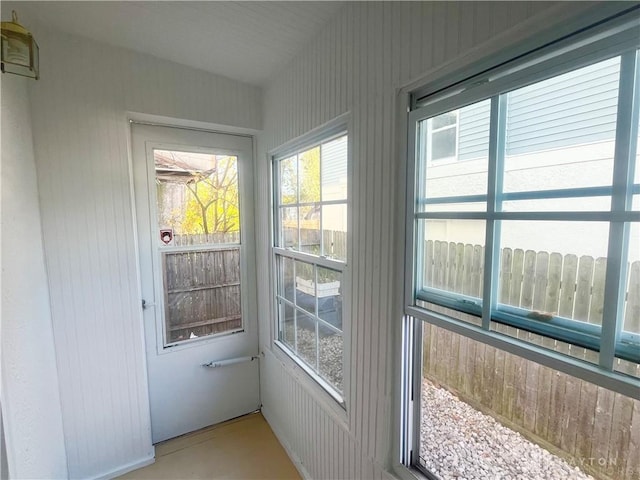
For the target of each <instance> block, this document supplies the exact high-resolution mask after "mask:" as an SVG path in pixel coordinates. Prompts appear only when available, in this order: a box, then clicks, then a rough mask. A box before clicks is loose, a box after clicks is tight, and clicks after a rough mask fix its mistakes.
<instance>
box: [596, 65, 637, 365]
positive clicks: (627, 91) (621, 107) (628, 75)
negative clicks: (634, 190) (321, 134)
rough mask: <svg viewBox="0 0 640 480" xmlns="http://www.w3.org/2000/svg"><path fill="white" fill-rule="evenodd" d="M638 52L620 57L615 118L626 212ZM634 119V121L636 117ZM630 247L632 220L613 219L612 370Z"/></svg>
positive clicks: (618, 187)
mask: <svg viewBox="0 0 640 480" xmlns="http://www.w3.org/2000/svg"><path fill="white" fill-rule="evenodd" d="M637 69H638V64H637V53H636V52H628V53H625V54H624V55H622V57H621V61H620V88H619V91H618V113H617V119H616V145H615V153H614V164H613V195H612V198H611V211H612V213H614V214H615V213H618V212H624V211H625V210H627V209H628V207H629V202H630V199H631V192H630V190H631V189H630V185H631V178H630V172H631V171H632V169H631V162H633V161H635V158H632V153H635V152H632V151H631V150H632V149H631V148H630V146H631V143H632V142H633V141H635V136H636V135H637V131H636V130H637V121H638V108H639V103H640V102H639V99H638V84H637V82H638V78H637ZM634 120H635V121H634ZM628 251H629V224H628V223H625V222H623V221H612V222H611V224H610V227H609V247H608V251H607V271H606V276H605V291H604V296H605V298H607V299H611V301H607V302H605V303H604V306H603V311H602V336H601V339H600V366H601V367H603V368H605V369H607V370H613V364H614V359H615V350H616V344H617V343H618V341H619V339H620V332H621V331H622V323H623V312H624V295H625V291H624V290H625V289H624V288H623V285H624V284H625V281H624V280H625V279H626V275H627V254H628Z"/></svg>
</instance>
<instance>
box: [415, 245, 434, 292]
mask: <svg viewBox="0 0 640 480" xmlns="http://www.w3.org/2000/svg"><path fill="white" fill-rule="evenodd" d="M422 281H423V283H424V285H426V286H429V287H432V286H433V240H429V241H427V246H426V248H425V253H424V266H423V272H422ZM418 287H420V285H418Z"/></svg>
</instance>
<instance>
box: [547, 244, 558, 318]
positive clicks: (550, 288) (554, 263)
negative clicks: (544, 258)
mask: <svg viewBox="0 0 640 480" xmlns="http://www.w3.org/2000/svg"><path fill="white" fill-rule="evenodd" d="M561 278H562V255H560V254H559V253H552V254H551V255H550V256H549V278H548V282H547V295H546V299H545V302H544V311H545V312H548V313H551V314H553V315H557V314H558V302H559V300H560V279H561Z"/></svg>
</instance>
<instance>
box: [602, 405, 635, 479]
mask: <svg viewBox="0 0 640 480" xmlns="http://www.w3.org/2000/svg"><path fill="white" fill-rule="evenodd" d="M633 403H634V402H633V400H632V399H631V398H629V397H625V396H624V395H620V394H619V393H617V394H616V396H615V401H614V405H613V424H612V426H611V439H610V441H609V459H610V463H611V464H612V466H613V478H623V477H622V476H623V475H624V472H625V470H626V467H627V465H626V463H627V456H621V453H622V452H627V451H629V444H630V441H631V423H632V420H633ZM635 454H636V455H637V452H635ZM614 460H615V461H614Z"/></svg>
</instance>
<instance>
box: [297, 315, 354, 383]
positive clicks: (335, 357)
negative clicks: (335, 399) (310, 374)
mask: <svg viewBox="0 0 640 480" xmlns="http://www.w3.org/2000/svg"><path fill="white" fill-rule="evenodd" d="M285 328H286V334H285V338H286V339H287V340H289V341H287V342H286V343H288V344H292V343H293V325H287V327H285ZM291 346H293V345H291ZM318 347H319V349H320V352H319V356H318V357H319V362H320V365H319V370H320V374H321V375H322V377H323V378H324V379H325V380H327V381H328V382H329V383H331V384H332V385H333V386H334V387H336V389H337V390H338V391H340V392H342V352H343V341H342V336H341V335H331V334H327V335H322V334H320V339H319V341H318ZM298 353H299V354H300V356H301V357H302V358H303V359H304V360H305V361H306V362H307V363H308V364H309V365H311V366H313V367H314V368H315V363H316V335H315V332H314V331H309V330H307V329H305V328H298Z"/></svg>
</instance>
